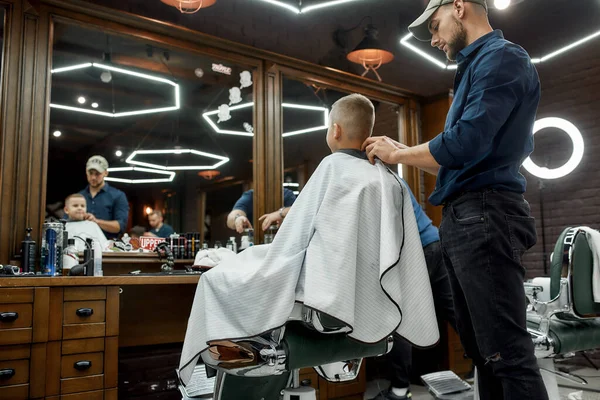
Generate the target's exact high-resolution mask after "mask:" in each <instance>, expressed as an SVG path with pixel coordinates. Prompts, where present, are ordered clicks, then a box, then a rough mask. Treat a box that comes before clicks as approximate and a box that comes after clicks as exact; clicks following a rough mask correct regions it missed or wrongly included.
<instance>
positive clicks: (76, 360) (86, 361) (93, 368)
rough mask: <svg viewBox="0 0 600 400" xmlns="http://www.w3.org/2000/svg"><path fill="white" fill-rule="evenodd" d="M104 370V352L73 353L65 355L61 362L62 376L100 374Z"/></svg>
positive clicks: (73, 376)
mask: <svg viewBox="0 0 600 400" xmlns="http://www.w3.org/2000/svg"><path fill="white" fill-rule="evenodd" d="M103 372H104V353H86V354H72V355H68V356H63V357H62V360H61V363H60V377H61V378H75V377H81V376H89V375H100V374H102V373H103Z"/></svg>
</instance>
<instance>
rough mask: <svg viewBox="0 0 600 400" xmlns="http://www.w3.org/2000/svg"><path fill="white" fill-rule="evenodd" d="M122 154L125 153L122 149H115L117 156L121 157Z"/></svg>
mask: <svg viewBox="0 0 600 400" xmlns="http://www.w3.org/2000/svg"><path fill="white" fill-rule="evenodd" d="M122 155H123V152H122V151H121V150H117V151H115V156H117V157H121V156H122Z"/></svg>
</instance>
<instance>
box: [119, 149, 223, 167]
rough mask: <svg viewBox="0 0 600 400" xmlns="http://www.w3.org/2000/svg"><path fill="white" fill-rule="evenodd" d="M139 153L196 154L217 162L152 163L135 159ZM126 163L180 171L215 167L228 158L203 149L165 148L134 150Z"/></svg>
mask: <svg viewBox="0 0 600 400" xmlns="http://www.w3.org/2000/svg"><path fill="white" fill-rule="evenodd" d="M141 154H195V155H197V156H202V157H208V158H212V159H216V160H219V161H218V162H217V163H215V164H213V165H173V166H164V165H160V164H153V163H148V162H143V161H138V160H136V159H135V157H136V156H137V155H141ZM125 162H126V163H128V164H134V165H141V166H144V167H148V168H155V169H161V170H165V171H182V170H187V171H189V170H204V169H217V168H218V167H220V166H221V165H223V164H225V163H227V162H229V158H227V157H223V156H219V155H216V154H211V153H205V152H203V151H198V150H192V149H165V150H136V151H134V152H133V153H131V154H130V155H129V157H127V160H125Z"/></svg>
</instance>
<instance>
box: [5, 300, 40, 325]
mask: <svg viewBox="0 0 600 400" xmlns="http://www.w3.org/2000/svg"><path fill="white" fill-rule="evenodd" d="M32 320H33V304H0V330H4V329H14V328H30V327H31V321H32Z"/></svg>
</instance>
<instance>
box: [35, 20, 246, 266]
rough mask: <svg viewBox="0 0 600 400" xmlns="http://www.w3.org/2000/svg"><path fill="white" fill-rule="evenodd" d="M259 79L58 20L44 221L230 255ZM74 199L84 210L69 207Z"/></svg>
mask: <svg viewBox="0 0 600 400" xmlns="http://www.w3.org/2000/svg"><path fill="white" fill-rule="evenodd" d="M253 81H254V70H253V68H252V67H251V66H245V65H237V64H234V63H231V62H227V61H226V60H221V59H215V58H213V57H212V56H205V55H199V54H193V53H187V52H185V51H183V50H179V49H171V48H166V47H164V46H161V45H160V44H156V43H153V42H149V41H145V40H142V39H138V38H134V37H127V36H118V35H114V34H110V33H106V32H102V31H100V30H95V29H92V28H88V27H81V26H76V25H68V24H61V23H56V24H55V25H54V43H53V59H52V94H51V104H50V110H51V113H50V132H49V135H50V138H49V141H50V144H49V157H48V180H47V182H48V183H47V191H46V203H47V209H46V217H55V218H61V217H63V216H65V217H66V218H69V219H70V220H80V219H86V220H88V221H92V222H96V224H97V225H98V226H99V228H101V230H102V232H103V233H104V234H105V235H106V237H107V238H109V239H110V238H115V237H121V236H122V235H123V234H124V233H128V234H129V236H130V237H136V236H140V235H142V236H149V235H155V236H158V237H168V236H169V235H170V234H171V233H172V232H173V231H175V232H177V233H192V232H193V233H201V234H202V235H203V237H204V239H206V240H207V241H209V246H213V245H214V244H215V242H217V241H220V242H221V243H222V244H223V246H224V245H225V243H226V241H227V240H228V238H229V237H230V236H233V233H234V231H233V230H231V229H229V228H227V225H226V219H227V216H228V214H229V212H230V211H231V209H232V208H233V205H234V204H235V202H236V201H237V199H238V198H239V197H240V196H241V195H242V193H244V192H245V191H246V190H248V189H251V188H252V171H253V169H252V154H253V153H252V149H253V126H254V120H253V117H254V103H253V98H254V95H253V91H254V86H253ZM96 156H97V157H96ZM76 193H81V194H82V195H83V196H84V197H83V198H84V199H85V202H84V206H85V207H86V208H87V209H86V210H85V211H79V212H78V211H76V210H74V209H73V210H71V209H70V208H72V207H69V204H67V205H66V206H67V207H65V199H66V198H67V197H68V196H69V195H72V194H76ZM251 196H252V195H250V200H251ZM76 197H77V196H76ZM65 210H66V212H67V215H65ZM170 228H172V229H170ZM188 256H189V254H188Z"/></svg>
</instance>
